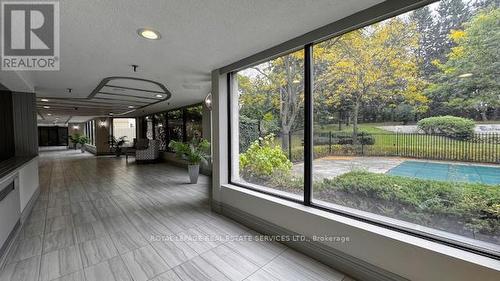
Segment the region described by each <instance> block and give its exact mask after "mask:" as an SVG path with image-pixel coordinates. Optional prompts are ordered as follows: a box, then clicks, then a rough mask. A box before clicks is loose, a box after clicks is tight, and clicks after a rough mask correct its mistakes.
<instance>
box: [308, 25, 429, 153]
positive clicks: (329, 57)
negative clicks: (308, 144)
mask: <svg viewBox="0 0 500 281" xmlns="http://www.w3.org/2000/svg"><path fill="white" fill-rule="evenodd" d="M417 45H418V36H417V34H416V29H415V25H413V24H408V23H406V22H405V21H404V20H403V19H401V18H393V19H390V20H387V21H384V22H381V23H377V24H374V25H371V26H369V27H366V28H363V29H359V30H355V31H352V32H349V33H347V34H344V35H342V36H340V37H338V38H337V39H336V41H335V43H334V44H331V42H328V41H326V42H324V43H321V44H319V45H318V47H319V48H322V50H321V59H322V60H325V61H327V62H328V68H327V71H325V72H324V73H322V74H321V76H320V77H318V78H317V79H319V80H322V81H323V82H322V83H326V84H327V85H328V88H329V90H330V93H329V98H328V102H329V103H330V104H331V105H339V104H341V103H344V102H349V103H350V104H351V106H352V124H353V140H354V142H355V143H357V135H358V118H359V113H360V106H361V105H362V104H367V103H382V102H383V103H386V104H398V103H400V102H402V101H407V102H408V104H411V105H413V106H416V107H417V108H418V109H419V110H424V109H425V104H426V103H427V98H426V97H425V96H423V94H422V87H423V85H424V84H423V81H422V80H421V79H420V78H419V75H418V71H419V70H418V64H417V58H416V56H415V49H416V48H417Z"/></svg>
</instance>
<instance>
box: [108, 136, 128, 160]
mask: <svg viewBox="0 0 500 281" xmlns="http://www.w3.org/2000/svg"><path fill="white" fill-rule="evenodd" d="M126 141H127V137H126V136H123V137H119V138H115V136H112V137H111V139H110V140H109V146H110V148H111V149H113V150H114V152H115V155H116V157H120V155H121V154H122V147H123V146H124V145H125V142H126Z"/></svg>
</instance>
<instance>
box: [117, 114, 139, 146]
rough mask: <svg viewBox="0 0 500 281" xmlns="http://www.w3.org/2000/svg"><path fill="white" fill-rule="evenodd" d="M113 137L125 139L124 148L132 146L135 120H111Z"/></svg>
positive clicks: (134, 136)
mask: <svg viewBox="0 0 500 281" xmlns="http://www.w3.org/2000/svg"><path fill="white" fill-rule="evenodd" d="M113 136H114V137H115V138H117V139H118V138H120V137H125V146H133V145H134V140H135V138H136V128H135V118H113Z"/></svg>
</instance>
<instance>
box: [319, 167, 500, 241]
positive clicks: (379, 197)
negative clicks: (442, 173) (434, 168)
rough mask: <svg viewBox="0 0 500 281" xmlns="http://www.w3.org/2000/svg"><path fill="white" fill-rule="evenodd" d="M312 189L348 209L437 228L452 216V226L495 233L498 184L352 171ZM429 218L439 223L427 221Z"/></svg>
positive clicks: (499, 219) (499, 224) (499, 218)
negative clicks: (357, 209)
mask: <svg viewBox="0 0 500 281" xmlns="http://www.w3.org/2000/svg"><path fill="white" fill-rule="evenodd" d="M314 188H315V190H318V192H320V193H322V195H321V196H319V198H324V197H328V198H330V199H327V200H331V201H333V202H335V201H337V202H336V203H339V204H343V205H345V206H348V207H354V208H361V209H365V211H372V212H373V211H375V212H377V211H378V213H379V214H382V215H388V216H390V215H391V214H392V215H395V216H396V217H398V218H401V217H402V218H403V219H410V220H411V221H416V222H417V223H421V224H424V225H431V226H433V227H441V228H442V225H441V224H442V223H446V222H447V221H449V220H450V219H451V220H454V221H455V222H458V223H456V224H457V225H461V224H463V223H465V227H466V228H467V229H469V230H474V231H480V232H483V233H498V232H499V231H500V186H498V185H497V186H492V185H485V184H479V183H456V182H441V181H433V180H422V179H415V178H407V177H400V176H391V175H386V174H375V173H369V172H363V171H354V172H350V173H346V174H343V175H341V176H338V177H336V178H334V179H324V180H323V182H321V183H318V184H317V185H315V187H314ZM339 194H344V196H339ZM323 200H325V199H323ZM338 201H341V202H338ZM360 202H361V203H360ZM363 206H367V207H366V208H364V207H363ZM391 212H392V213H391ZM431 216H433V217H434V220H437V221H439V223H436V221H434V225H433V223H432V222H430V223H429V219H430V217H431ZM431 220H432V219H431ZM426 222H427V223H426ZM462 228H463V227H462Z"/></svg>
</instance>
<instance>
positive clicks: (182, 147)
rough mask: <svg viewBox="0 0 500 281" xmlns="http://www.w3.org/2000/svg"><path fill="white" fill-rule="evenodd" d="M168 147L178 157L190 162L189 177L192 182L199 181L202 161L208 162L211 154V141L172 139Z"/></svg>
mask: <svg viewBox="0 0 500 281" xmlns="http://www.w3.org/2000/svg"><path fill="white" fill-rule="evenodd" d="M168 147H170V148H171V149H172V150H173V151H174V152H175V154H176V155H177V157H178V158H180V159H183V160H186V161H187V162H188V173H189V179H190V181H191V183H197V182H198V176H199V174H200V163H201V162H204V163H206V162H207V159H208V157H209V156H210V154H209V150H210V143H209V142H208V141H207V140H206V139H199V140H197V139H194V140H193V141H191V142H190V143H183V142H179V141H171V142H170V143H169V144H168Z"/></svg>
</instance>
